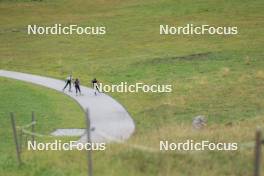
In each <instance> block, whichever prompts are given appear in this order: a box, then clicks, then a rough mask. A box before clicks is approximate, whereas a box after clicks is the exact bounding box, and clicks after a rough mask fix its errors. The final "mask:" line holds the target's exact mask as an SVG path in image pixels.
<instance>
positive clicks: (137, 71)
mask: <svg viewBox="0 0 264 176" xmlns="http://www.w3.org/2000/svg"><path fill="white" fill-rule="evenodd" d="M263 5H264V3H263V1H261V0H252V1H246V0H229V1H227V0H219V1H210V0H197V1H193V0H177V1H175V0H157V1H155V2H154V1H151V0H145V1H139V0H129V1H128V0H124V1H118V0H109V1H102V0H96V1H87V0H77V1H68V0H65V1H62V0H55V1H51V0H44V1H42V2H38V1H26V0H25V1H19V0H17V1H6V0H2V1H0V69H7V70H15V71H22V72H28V73H34V74H40V75H45V76H51V77H55V78H59V79H64V78H65V77H66V76H67V74H68V73H70V72H73V74H74V76H78V77H80V79H81V82H82V84H84V85H89V82H90V80H91V79H92V78H93V77H97V78H98V79H99V80H100V81H101V82H103V83H106V84H118V83H120V82H121V81H126V82H128V83H131V84H133V83H136V82H144V83H147V84H172V85H173V92H172V93H170V94H152V93H145V94H144V93H137V94H135V93H128V94H126V93H112V94H111V95H112V96H113V97H114V98H116V99H117V100H118V101H120V102H121V103H122V104H123V105H124V106H125V107H126V108H127V109H128V111H129V113H131V115H132V117H133V119H134V120H135V122H136V133H135V134H134V136H133V137H132V139H131V140H130V141H128V144H129V145H130V144H131V145H134V144H140V145H143V144H144V145H146V146H149V147H152V148H153V147H154V148H158V142H159V140H160V139H171V140H172V141H173V140H177V139H182V140H184V139H189V138H193V139H196V140H201V139H205V138H209V139H211V140H213V141H218V140H219V139H221V140H224V141H237V142H247V141H252V140H253V138H254V136H253V135H254V130H255V128H256V126H263V120H262V119H263V116H264V111H263V109H264V101H263V98H264V93H263V87H264V60H263V54H264V53H263V43H264V36H263V32H262V31H263V28H264V25H263V23H262V21H263V15H264V14H263V8H262V7H263ZM54 23H61V24H78V25H81V26H86V25H105V26H106V27H107V35H105V36H99V37H95V36H76V35H73V36H28V35H27V34H26V26H27V25H28V24H39V25H52V24H54ZM187 23H193V24H210V25H215V26H218V25H219V26H225V25H226V26H238V28H239V35H236V36H206V35H205V36H160V35H159V25H160V24H169V25H185V24H187ZM0 85H1V86H0V97H1V101H0V118H1V123H0V126H1V129H0V130H1V131H0V132H1V133H0V134H1V136H2V134H3V137H4V140H3V141H4V142H1V143H0V151H1V152H2V153H4V154H2V153H1V155H0V157H1V158H0V160H1V163H0V169H2V170H0V173H4V175H85V173H86V166H85V163H86V159H85V155H84V153H83V152H36V153H34V154H33V153H30V152H25V153H24V154H23V155H24V156H23V158H24V160H25V162H26V164H25V165H24V166H23V167H22V168H17V167H16V165H15V155H14V148H13V147H14V146H13V145H14V144H13V141H12V138H11V135H12V133H11V131H10V122H9V121H10V120H9V118H8V113H9V112H10V111H14V112H15V113H16V115H17V118H18V119H17V120H18V123H19V124H25V123H27V122H29V120H30V113H31V111H32V110H34V111H35V112H36V113H37V117H38V118H39V121H40V123H39V126H38V130H39V131H40V132H43V133H48V132H50V131H52V130H53V129H55V128H61V127H83V120H84V119H83V112H82V111H81V109H80V108H79V107H78V105H76V104H75V103H74V102H72V101H71V100H70V99H69V98H67V97H64V96H63V95H60V94H59V93H56V92H54V91H52V90H47V89H44V88H39V87H35V86H32V85H28V84H24V83H20V82H16V81H11V80H8V79H2V78H1V79H0ZM17 90H19V91H17ZM3 100H4V101H3ZM64 107H67V108H64ZM201 114H203V115H205V116H206V117H207V118H208V127H207V128H206V129H205V130H204V131H202V132H193V131H192V130H191V129H190V126H191V121H192V118H193V117H195V116H197V115H201ZM2 119H3V120H2ZM228 124H234V126H231V127H230V128H228ZM183 127H184V128H183ZM184 129H189V131H186V130H184ZM153 134H155V135H153ZM11 151H12V152H11ZM252 153H253V149H251V150H250V149H248V150H243V151H242V150H241V151H240V150H239V151H238V152H234V153H230V152H209V153H207V152H205V153H198V154H195V155H181V154H174V153H168V154H166V153H165V154H164V153H147V152H143V151H138V150H135V149H132V148H127V147H126V146H122V145H117V144H114V145H109V148H108V149H107V150H106V152H98V153H96V154H95V155H94V157H95V173H96V174H97V175H113V176H118V175H131V176H134V175H157V176H158V175H168V176H171V175H176V176H177V175H179V176H182V175H202V176H203V175H210V176H211V175H217V176H218V175H252V170H253V155H252ZM50 158H52V160H50ZM63 161H64V162H63ZM68 166H71V167H68ZM1 171H2V172H1ZM0 175H1V174H0Z"/></svg>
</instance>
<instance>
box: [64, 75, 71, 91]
mask: <svg viewBox="0 0 264 176" xmlns="http://www.w3.org/2000/svg"><path fill="white" fill-rule="evenodd" d="M65 82H66V85H65V86H64V88H63V89H62V91H64V90H65V89H66V87H67V86H69V92H71V84H72V75H69V76H68V77H67V78H66V81H65Z"/></svg>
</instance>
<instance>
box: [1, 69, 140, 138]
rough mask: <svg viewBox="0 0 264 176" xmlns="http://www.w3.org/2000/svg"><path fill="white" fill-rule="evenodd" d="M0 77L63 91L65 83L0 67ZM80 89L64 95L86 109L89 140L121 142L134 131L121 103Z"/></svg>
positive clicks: (85, 89) (132, 123) (133, 126)
mask: <svg viewBox="0 0 264 176" xmlns="http://www.w3.org/2000/svg"><path fill="white" fill-rule="evenodd" d="M0 76H2V77H6V78H11V79H16V80H20V81H24V82H29V83H33V84H36V85H40V86H44V87H48V88H51V89H54V90H57V91H59V92H62V88H63V87H64V85H65V82H64V81H62V80H57V79H53V78H48V77H44V76H37V75H32V74H26V73H20V72H14V71H6V70H0ZM81 91H82V94H83V95H82V96H76V95H75V93H69V92H68V91H65V92H64V94H66V95H68V96H70V97H71V98H72V99H74V100H76V101H77V102H78V103H79V104H80V106H81V107H82V108H83V110H85V109H87V108H88V109H89V112H90V122H91V127H92V128H94V130H92V131H91V141H92V142H111V141H119V140H121V141H124V140H126V139H128V138H129V137H130V136H131V135H132V133H133V132H134V130H135V124H134V121H133V120H132V118H131V117H130V115H129V114H128V112H127V111H126V109H125V108H124V107H123V106H122V105H121V104H119V103H118V102H117V101H116V100H114V99H113V98H111V97H110V96H108V95H106V94H102V93H101V94H100V95H98V96H95V95H94V91H93V89H91V88H88V87H84V86H81ZM79 118H83V117H79ZM86 139H87V138H86V136H85V135H83V136H82V137H81V139H80V140H79V142H85V141H86Z"/></svg>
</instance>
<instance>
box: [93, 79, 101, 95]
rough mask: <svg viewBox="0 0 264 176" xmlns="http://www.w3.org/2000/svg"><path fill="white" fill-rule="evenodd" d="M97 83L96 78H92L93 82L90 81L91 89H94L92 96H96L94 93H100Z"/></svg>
mask: <svg viewBox="0 0 264 176" xmlns="http://www.w3.org/2000/svg"><path fill="white" fill-rule="evenodd" d="M98 84H99V82H98V81H97V80H96V78H94V79H93V80H92V87H93V89H94V94H95V95H96V92H98V93H100V91H99V85H98Z"/></svg>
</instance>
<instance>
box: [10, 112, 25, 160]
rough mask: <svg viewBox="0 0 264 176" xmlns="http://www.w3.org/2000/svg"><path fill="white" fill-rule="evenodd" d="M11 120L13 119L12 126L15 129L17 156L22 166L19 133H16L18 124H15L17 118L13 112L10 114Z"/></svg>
mask: <svg viewBox="0 0 264 176" xmlns="http://www.w3.org/2000/svg"><path fill="white" fill-rule="evenodd" d="M10 118H11V124H12V128H13V134H14V141H15V144H16V154H17V160H18V164H19V165H21V163H22V162H21V157H20V151H19V144H18V141H17V131H16V123H15V116H14V114H13V113H12V112H11V113H10Z"/></svg>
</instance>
